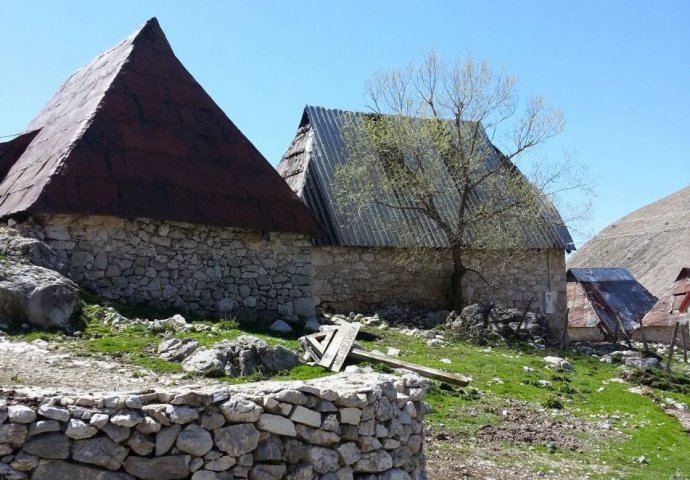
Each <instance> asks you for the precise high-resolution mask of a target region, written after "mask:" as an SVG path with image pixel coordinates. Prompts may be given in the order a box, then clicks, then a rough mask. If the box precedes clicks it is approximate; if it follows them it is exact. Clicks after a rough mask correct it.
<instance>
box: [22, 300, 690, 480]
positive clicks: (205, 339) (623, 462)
mask: <svg viewBox="0 0 690 480" xmlns="http://www.w3.org/2000/svg"><path fill="white" fill-rule="evenodd" d="M99 308H100V307H95V306H93V305H87V304H85V305H84V314H85V320H86V323H87V325H86V327H85V328H84V330H83V331H82V332H80V333H78V334H77V335H76V336H74V337H66V336H64V335H61V334H57V333H45V332H31V333H23V334H21V335H17V336H16V337H17V338H18V339H25V340H33V339H36V338H42V339H44V340H49V341H54V342H57V343H59V344H60V345H61V346H63V347H64V348H66V349H68V350H71V351H74V352H76V353H79V354H81V355H86V356H94V357H103V358H109V359H118V360H119V361H122V362H123V363H129V364H132V365H136V366H138V367H142V368H146V369H148V370H152V371H154V372H157V373H170V372H181V368H180V365H179V364H176V363H168V362H164V361H162V360H158V359H156V356H155V351H156V348H157V347H158V344H159V343H160V341H161V334H160V333H158V334H154V333H151V332H149V331H148V330H147V329H146V328H144V327H143V326H131V327H127V328H125V329H123V330H116V329H115V328H114V327H111V326H106V325H103V324H101V323H100V322H99V321H98V320H97V318H98V314H99ZM128 313H130V314H131V312H128ZM144 316H145V315H144ZM149 318H151V317H149ZM158 318H160V316H159V317H158ZM200 324H204V325H208V326H209V327H211V328H210V329H207V330H204V331H200V332H193V333H186V334H173V333H172V332H170V333H168V335H175V336H178V337H189V338H194V339H196V340H198V341H199V342H200V343H201V344H202V345H212V344H214V343H216V342H219V341H221V340H226V339H233V338H235V337H237V336H239V335H243V334H251V335H256V336H259V337H260V338H263V339H265V340H266V341H267V342H269V343H271V344H278V343H279V344H282V345H284V346H286V347H288V348H293V349H297V348H298V342H297V339H296V336H295V337H284V338H278V337H274V336H268V335H263V334H258V333H257V332H252V331H248V330H247V329H245V328H241V327H240V326H239V325H238V324H237V323H236V322H235V321H220V322H200ZM362 332H363V335H360V343H361V344H362V346H363V347H364V348H366V349H369V350H372V349H378V350H381V351H384V352H385V351H386V350H387V348H389V347H394V348H397V349H400V351H401V353H400V358H401V359H402V360H406V361H410V362H414V363H418V364H420V365H424V366H427V367H433V368H438V369H441V370H445V371H448V372H453V373H461V374H465V375H468V376H470V377H471V378H472V381H471V384H470V386H469V387H467V388H464V389H462V390H458V389H453V388H448V387H447V386H445V387H444V386H439V385H438V384H437V385H435V386H434V387H433V388H432V390H431V391H430V393H429V395H428V402H429V404H430V405H431V407H432V409H433V413H432V414H431V415H429V416H428V417H427V423H428V425H429V426H430V428H431V430H432V432H433V433H434V434H435V435H436V437H437V438H441V439H444V438H445V439H449V440H447V441H440V442H432V445H433V448H434V449H437V450H438V451H439V452H440V453H439V454H440V455H444V454H445V455H446V456H447V457H449V458H451V459H457V461H460V459H462V458H463V456H469V455H474V456H477V455H480V456H486V459H487V461H490V462H493V463H494V464H496V465H498V466H499V467H500V465H501V464H505V465H506V466H507V465H512V464H515V463H516V462H518V463H519V462H523V463H524V465H525V467H524V468H527V469H528V470H529V471H528V472H527V473H528V474H529V473H530V472H531V473H533V474H534V475H535V476H536V475H540V474H544V472H548V473H549V474H553V475H555V476H556V477H558V476H559V474H560V475H561V476H562V478H581V477H585V478H602V479H603V478H606V479H609V478H620V479H623V478H625V479H650V478H653V479H657V478H658V479H661V478H664V479H665V478H690V461H688V452H690V437H689V436H688V434H687V433H685V432H684V431H683V430H682V428H681V426H680V424H679V423H678V421H677V420H676V419H674V418H672V417H670V416H668V415H667V414H666V413H664V412H663V410H662V409H661V408H660V406H659V403H660V400H662V399H663V398H666V397H669V398H673V399H674V400H676V401H680V402H684V403H686V404H690V395H688V394H687V391H686V393H681V392H682V389H680V390H679V389H676V390H677V391H675V392H672V391H665V390H662V389H661V388H665V385H666V384H665V383H664V382H661V383H660V384H659V385H656V386H657V387H661V388H649V389H648V394H647V395H646V396H643V395H639V394H635V393H631V392H630V391H629V389H630V387H631V385H630V384H627V383H620V382H619V381H618V379H619V376H620V373H621V370H620V368H619V366H618V365H609V364H604V363H601V362H600V361H599V360H598V359H596V358H591V357H588V356H584V355H578V354H573V353H567V354H560V353H558V352H550V354H558V355H566V356H567V358H568V360H569V361H570V362H571V363H572V365H573V367H574V370H573V371H559V372H556V371H552V370H549V369H547V368H546V367H545V362H544V361H543V357H544V356H545V355H547V354H549V353H545V352H535V351H533V350H531V349H530V348H529V347H525V346H519V345H513V346H499V347H481V346H473V345H468V344H466V343H463V342H460V341H448V342H446V346H443V347H440V348H429V347H427V346H426V344H425V343H424V341H423V340H421V339H418V338H415V337H409V336H405V335H403V334H401V333H399V332H398V331H396V330H391V329H385V330H382V329H379V328H375V327H365V328H363V329H362ZM442 359H448V360H450V363H447V362H444V361H442ZM676 365H677V367H676V370H679V369H680V375H679V376H678V377H676V379H681V383H682V382H683V379H687V378H688V374H689V373H690V372H688V370H685V371H683V370H682V369H683V368H685V367H684V366H682V365H679V364H678V363H676ZM377 368H379V369H381V368H380V367H377ZM329 374H330V372H328V371H325V370H324V369H322V368H321V367H316V366H307V365H305V366H301V367H298V368H296V369H294V370H293V371H291V372H289V373H286V374H284V375H280V376H279V377H278V378H280V379H309V378H315V377H319V376H324V375H329ZM274 378H275V377H274ZM258 379H261V377H258V376H257V377H251V378H245V379H242V380H238V379H222V380H224V381H228V382H232V383H236V382H239V381H255V380H258ZM540 380H546V381H547V382H548V383H544V382H541V383H540ZM671 383H673V382H671ZM516 401H518V402H521V403H520V405H528V406H530V405H531V406H532V407H531V408H534V410H535V412H537V411H539V412H542V413H541V414H545V415H547V416H549V415H551V416H553V417H554V418H560V417H559V416H562V415H567V416H570V417H574V418H576V419H578V421H582V422H584V423H587V424H591V425H594V426H595V427H593V428H592V431H596V430H597V429H599V430H607V429H610V430H611V432H613V433H615V435H613V434H611V435H606V434H605V435H598V434H596V432H594V433H588V432H584V433H583V432H573V433H572V435H573V436H574V437H573V440H575V441H576V443H577V442H580V443H581V444H583V445H584V447H583V448H577V449H561V448H555V447H554V446H553V445H549V444H541V443H540V442H539V440H538V438H537V439H536V440H535V441H533V442H525V441H524V439H523V440H522V441H519V442H511V441H505V442H504V443H502V444H501V445H499V447H498V448H496V446H495V445H493V446H492V448H485V449H482V443H481V441H480V440H477V439H478V434H479V433H480V430H482V429H485V428H487V426H494V427H497V428H501V427H502V425H503V424H504V423H505V420H504V417H505V411H506V408H511V407H510V406H511V405H514V402H516ZM511 402H513V403H511ZM604 433H606V432H604ZM564 435H568V432H565V433H564ZM643 456H644V457H645V459H644V461H642V462H641V461H640V457H643ZM526 457H528V458H529V461H525V458H526ZM448 478H452V477H448ZM458 478H461V477H458Z"/></svg>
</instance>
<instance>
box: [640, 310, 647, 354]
mask: <svg viewBox="0 0 690 480" xmlns="http://www.w3.org/2000/svg"><path fill="white" fill-rule="evenodd" d="M640 336H641V337H642V343H643V344H644V351H645V352H647V353H649V346H648V345H647V335H645V333H644V324H643V323H642V319H641V318H640Z"/></svg>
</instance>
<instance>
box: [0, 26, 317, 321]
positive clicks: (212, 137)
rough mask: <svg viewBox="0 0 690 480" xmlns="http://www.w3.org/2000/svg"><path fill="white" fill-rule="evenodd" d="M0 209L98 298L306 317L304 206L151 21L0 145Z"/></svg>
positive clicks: (307, 220)
mask: <svg viewBox="0 0 690 480" xmlns="http://www.w3.org/2000/svg"><path fill="white" fill-rule="evenodd" d="M0 219H2V220H5V221H7V222H8V223H9V224H11V225H14V226H16V227H17V228H18V229H19V230H20V231H21V232H22V233H24V234H26V235H28V236H34V237H37V238H40V239H41V240H45V241H46V242H47V243H48V244H49V245H50V246H51V247H52V248H53V249H54V250H55V251H56V252H57V253H58V255H59V257H60V259H61V260H62V262H63V263H64V265H65V273H66V274H67V275H68V276H69V277H70V278H71V279H73V280H74V281H75V282H77V283H78V284H79V285H80V286H82V287H83V288H86V289H88V290H91V291H94V292H96V293H98V294H100V295H101V296H103V297H106V298H109V299H112V300H117V301H122V302H132V303H143V304H148V305H152V306H155V307H175V308H179V309H181V310H186V311H191V312H194V313H197V314H204V315H205V314H221V315H225V314H229V313H236V312H237V311H238V310H240V309H249V310H251V311H253V312H258V314H259V315H263V316H266V317H281V318H285V319H287V320H290V319H295V318H298V317H309V316H313V315H314V303H313V297H312V287H311V253H310V249H311V237H312V236H313V235H318V234H319V233H320V229H319V227H318V225H317V223H316V221H315V219H314V218H313V216H312V214H311V213H310V212H309V210H308V209H307V208H306V207H305V206H304V204H303V203H302V202H301V201H300V199H299V198H297V196H296V195H295V194H294V193H293V192H292V191H291V190H290V188H289V187H288V186H287V185H286V184H285V182H284V181H283V180H282V178H281V177H280V175H278V173H277V172H276V171H275V169H274V168H273V167H272V166H271V165H270V164H269V163H268V161H266V159H265V158H264V157H263V155H261V153H260V152H259V151H258V150H257V149H256V148H255V147H254V145H252V143H251V142H250V141H249V140H248V139H247V138H246V137H245V136H244V135H243V134H242V132H241V131H240V130H239V129H238V128H237V127H236V126H235V125H234V124H233V122H232V121H231V120H230V119H229V118H228V117H227V116H226V115H225V113H224V112H223V111H222V110H221V109H220V107H219V106H218V105H217V104H216V103H215V102H214V101H213V99H212V98H211V97H210V96H209V95H208V94H207V93H206V92H205V91H204V89H203V88H202V87H201V85H199V83H197V81H196V80H195V79H194V78H193V77H192V75H190V73H189V72H188V71H187V70H186V69H185V67H184V66H183V65H182V63H181V62H180V61H179V60H178V59H177V57H176V56H175V54H174V53H173V50H172V48H171V47H170V44H169V43H168V40H167V39H166V37H165V35H164V33H163V31H162V30H161V28H160V26H159V24H158V22H157V21H156V19H155V18H154V19H151V20H149V21H148V22H147V23H146V24H145V25H144V26H143V27H142V28H140V29H139V30H137V31H136V32H135V33H134V34H132V35H131V36H130V37H128V38H126V39H125V40H124V41H122V42H121V43H119V44H118V45H116V46H115V47H113V48H112V49H110V50H108V51H107V52H105V53H103V54H102V55H100V56H98V57H97V58H95V59H94V60H93V61H92V62H91V63H89V64H88V65H86V66H84V67H83V68H81V69H79V70H78V71H77V72H75V73H74V74H73V75H72V76H71V77H69V78H68V79H67V81H66V82H65V83H64V85H62V86H61V87H60V89H59V90H58V91H57V93H56V94H55V96H54V97H53V99H52V100H50V102H49V103H48V105H46V107H45V108H44V109H43V110H42V111H41V112H40V113H39V114H38V116H36V118H34V120H33V121H32V122H31V123H30V124H29V126H28V127H27V128H26V129H25V131H24V133H23V134H22V135H20V136H18V137H16V138H15V139H13V140H12V141H10V142H7V143H4V144H0Z"/></svg>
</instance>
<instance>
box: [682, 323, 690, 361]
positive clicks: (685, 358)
mask: <svg viewBox="0 0 690 480" xmlns="http://www.w3.org/2000/svg"><path fill="white" fill-rule="evenodd" d="M689 330H690V328H689V327H688V324H687V323H686V324H685V325H683V326H682V327H681V329H680V339H681V341H682V343H683V362H684V363H688V337H689V336H690V335H689Z"/></svg>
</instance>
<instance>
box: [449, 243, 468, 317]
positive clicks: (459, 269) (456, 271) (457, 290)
mask: <svg viewBox="0 0 690 480" xmlns="http://www.w3.org/2000/svg"><path fill="white" fill-rule="evenodd" d="M451 253H452V257H453V275H452V276H451V277H450V308H451V309H453V310H462V309H463V308H464V307H465V305H464V303H465V299H464V298H463V294H462V279H463V277H464V276H465V274H466V273H467V267H465V264H464V263H462V252H460V251H459V250H457V249H452V250H451Z"/></svg>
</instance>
